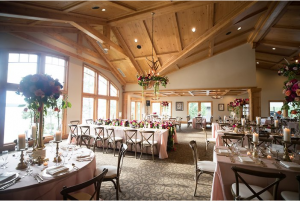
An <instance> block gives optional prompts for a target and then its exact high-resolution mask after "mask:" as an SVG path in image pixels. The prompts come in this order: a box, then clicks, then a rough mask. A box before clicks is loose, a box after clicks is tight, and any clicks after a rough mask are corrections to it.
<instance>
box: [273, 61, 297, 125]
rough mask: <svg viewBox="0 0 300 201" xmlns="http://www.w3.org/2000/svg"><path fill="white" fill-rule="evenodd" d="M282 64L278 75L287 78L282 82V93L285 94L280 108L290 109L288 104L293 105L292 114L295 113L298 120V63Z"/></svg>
mask: <svg viewBox="0 0 300 201" xmlns="http://www.w3.org/2000/svg"><path fill="white" fill-rule="evenodd" d="M286 62H287V63H288V64H287V65H284V66H283V67H282V68H280V69H279V70H278V75H279V76H285V77H287V78H288V80H287V81H285V82H284V86H283V91H282V93H283V94H284V95H285V103H284V104H283V106H282V108H281V109H282V110H286V111H287V110H288V109H290V106H292V107H294V108H295V110H293V114H295V115H297V118H298V120H300V81H299V75H300V64H299V63H298V62H297V60H296V63H292V64H289V62H288V61H287V60H286Z"/></svg>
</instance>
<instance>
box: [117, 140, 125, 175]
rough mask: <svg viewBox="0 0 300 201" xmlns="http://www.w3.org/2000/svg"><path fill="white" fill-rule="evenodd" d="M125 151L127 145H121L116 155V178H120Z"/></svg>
mask: <svg viewBox="0 0 300 201" xmlns="http://www.w3.org/2000/svg"><path fill="white" fill-rule="evenodd" d="M126 151H127V145H126V144H121V148H120V151H119V155H118V167H117V177H120V175H121V172H122V167H123V159H124V156H125V153H126Z"/></svg>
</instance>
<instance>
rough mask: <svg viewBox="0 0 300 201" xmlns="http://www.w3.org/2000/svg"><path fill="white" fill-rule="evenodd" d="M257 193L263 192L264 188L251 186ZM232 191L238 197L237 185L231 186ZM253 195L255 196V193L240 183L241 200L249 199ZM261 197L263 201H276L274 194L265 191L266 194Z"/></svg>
mask: <svg viewBox="0 0 300 201" xmlns="http://www.w3.org/2000/svg"><path fill="white" fill-rule="evenodd" d="M249 186H250V187H251V188H252V189H253V190H254V191H255V192H259V191H261V190H263V189H264V188H262V187H259V186H255V185H249ZM231 191H232V192H233V193H234V194H235V195H236V183H234V184H232V185H231ZM251 195H253V193H252V192H251V191H250V190H249V188H248V187H247V186H246V185H245V184H242V183H240V184H239V196H240V197H241V198H248V197H250V196H251ZM260 197H261V198H262V199H263V200H274V198H273V196H272V194H271V193H270V192H269V191H265V192H264V193H262V194H260Z"/></svg>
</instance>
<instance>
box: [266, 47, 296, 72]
mask: <svg viewBox="0 0 300 201" xmlns="http://www.w3.org/2000/svg"><path fill="white" fill-rule="evenodd" d="M299 53H300V49H298V50H297V51H295V52H293V53H292V54H291V55H289V56H287V57H283V58H282V59H281V60H280V61H279V62H278V63H277V64H275V65H273V66H271V67H270V68H269V69H271V70H272V69H274V68H275V67H277V65H281V64H282V63H286V61H285V59H284V58H291V57H294V56H299Z"/></svg>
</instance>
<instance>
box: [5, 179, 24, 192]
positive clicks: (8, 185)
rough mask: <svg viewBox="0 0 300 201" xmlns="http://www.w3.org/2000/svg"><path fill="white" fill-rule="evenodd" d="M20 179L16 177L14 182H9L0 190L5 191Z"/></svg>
mask: <svg viewBox="0 0 300 201" xmlns="http://www.w3.org/2000/svg"><path fill="white" fill-rule="evenodd" d="M20 179H21V177H17V178H16V179H15V180H13V181H11V182H9V183H8V184H6V185H4V186H2V187H1V188H0V190H5V189H7V188H8V187H10V186H12V185H14V184H15V183H16V182H17V181H19V180H20Z"/></svg>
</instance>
